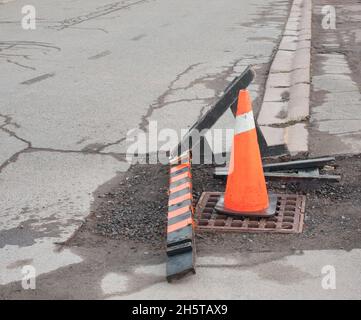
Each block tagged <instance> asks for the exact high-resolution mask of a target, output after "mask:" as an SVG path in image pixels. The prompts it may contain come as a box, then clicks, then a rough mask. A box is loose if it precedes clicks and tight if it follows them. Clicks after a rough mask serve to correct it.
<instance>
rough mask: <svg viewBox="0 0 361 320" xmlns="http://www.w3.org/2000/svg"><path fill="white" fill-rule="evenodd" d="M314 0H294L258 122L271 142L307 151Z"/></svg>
mask: <svg viewBox="0 0 361 320" xmlns="http://www.w3.org/2000/svg"><path fill="white" fill-rule="evenodd" d="M311 22H312V0H294V1H293V4H292V8H291V11H290V15H289V17H288V21H287V23H286V27H285V30H284V33H283V36H282V39H281V42H280V45H279V48H278V51H277V53H276V55H275V57H274V60H273V63H272V65H271V68H270V73H269V76H268V79H267V83H266V90H265V95H264V98H263V103H262V106H261V111H260V113H259V116H258V124H259V125H260V128H261V130H262V132H263V134H264V135H265V138H266V141H267V143H268V145H270V146H275V145H283V144H285V145H286V146H287V148H288V150H289V152H290V154H291V155H297V154H300V153H307V152H308V131H307V128H306V124H305V123H304V122H305V121H307V120H308V117H309V100H310V72H311Z"/></svg>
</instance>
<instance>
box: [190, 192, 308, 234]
mask: <svg viewBox="0 0 361 320" xmlns="http://www.w3.org/2000/svg"><path fill="white" fill-rule="evenodd" d="M221 195H222V193H221V192H204V193H203V194H202V196H201V198H200V199H199V202H198V204H197V207H196V212H195V219H196V226H197V229H198V230H199V231H220V232H226V231H235V232H273V233H301V232H302V230H303V221H304V216H305V205H306V197H305V196H302V195H287V194H277V195H276V196H277V211H276V214H275V215H274V216H273V217H268V218H257V217H238V216H228V215H224V214H220V213H217V211H216V210H215V209H214V207H215V205H216V203H217V201H218V199H219V197H220V196H221Z"/></svg>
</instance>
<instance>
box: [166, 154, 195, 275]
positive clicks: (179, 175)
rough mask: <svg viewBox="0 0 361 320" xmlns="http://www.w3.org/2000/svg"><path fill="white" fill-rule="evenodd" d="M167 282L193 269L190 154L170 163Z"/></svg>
mask: <svg viewBox="0 0 361 320" xmlns="http://www.w3.org/2000/svg"><path fill="white" fill-rule="evenodd" d="M169 173H170V178H169V201H168V226H167V256H168V261H167V280H168V281H171V280H172V279H175V278H179V277H181V276H183V275H184V274H186V273H188V272H193V273H195V268H194V256H195V255H194V227H193V203H192V202H193V197H192V174H191V154H190V152H189V151H187V152H185V153H184V154H183V155H181V156H180V157H177V158H175V159H172V160H171V161H170V172H169Z"/></svg>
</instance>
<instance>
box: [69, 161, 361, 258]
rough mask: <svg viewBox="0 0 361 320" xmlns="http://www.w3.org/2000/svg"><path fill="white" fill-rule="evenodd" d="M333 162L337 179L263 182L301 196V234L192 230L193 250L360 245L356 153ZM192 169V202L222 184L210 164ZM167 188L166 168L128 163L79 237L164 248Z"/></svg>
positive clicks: (360, 179)
mask: <svg viewBox="0 0 361 320" xmlns="http://www.w3.org/2000/svg"><path fill="white" fill-rule="evenodd" d="M336 165H337V166H336V168H335V172H334V173H337V174H341V176H342V181H341V182H340V183H325V182H324V183H319V182H317V181H315V182H309V183H282V182H270V183H269V186H268V187H269V189H272V190H273V191H275V192H277V193H291V194H303V195H306V196H307V203H306V219H305V229H304V232H303V233H302V234H296V235H282V234H239V233H226V234H218V233H205V232H203V233H197V239H196V240H197V242H196V243H197V251H198V253H199V254H208V253H212V254H219V253H224V252H234V251H235V250H236V251H241V252H242V251H250V252H267V251H272V252H277V251H289V250H316V249H345V250H351V249H353V248H359V247H361V156H360V155H359V156H353V157H351V156H350V157H339V158H337V161H336ZM192 172H193V186H194V197H195V199H196V200H197V198H198V197H199V196H200V195H201V193H202V192H203V191H224V189H225V182H224V181H222V180H217V179H214V178H213V166H211V165H198V166H194V167H193V168H192ZM167 190H168V167H167V166H162V165H142V166H133V167H132V168H131V169H130V170H129V173H128V175H127V176H126V177H125V180H124V181H122V182H120V183H119V184H118V185H117V186H116V187H115V188H114V189H113V190H112V191H111V192H107V193H105V194H103V195H101V196H100V197H101V200H102V201H101V202H100V203H99V205H98V207H97V208H96V209H95V210H94V212H93V214H92V216H91V217H89V219H88V221H87V223H86V224H84V226H83V227H82V228H81V233H82V234H83V236H82V238H84V239H86V233H91V234H98V235H101V236H103V237H107V238H111V239H117V240H121V241H122V242H123V243H124V242H126V241H130V242H131V246H133V247H138V246H141V248H143V250H144V248H145V247H147V248H150V249H151V251H152V252H158V253H159V251H164V248H165V245H166V242H165V241H166V233H165V230H166V217H167V201H168V196H167ZM84 233H85V234H84ZM75 240H76V237H75V239H73V241H75ZM78 244H79V243H78Z"/></svg>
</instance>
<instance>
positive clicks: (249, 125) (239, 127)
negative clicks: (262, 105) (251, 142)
mask: <svg viewBox="0 0 361 320" xmlns="http://www.w3.org/2000/svg"><path fill="white" fill-rule="evenodd" d="M255 128H256V125H255V123H254V117H253V111H252V110H251V111H249V112H247V113H244V114H241V115H239V116H237V117H236V128H235V133H234V134H240V133H243V132H247V131H250V130H252V129H255Z"/></svg>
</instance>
